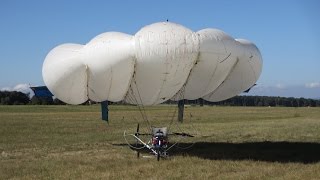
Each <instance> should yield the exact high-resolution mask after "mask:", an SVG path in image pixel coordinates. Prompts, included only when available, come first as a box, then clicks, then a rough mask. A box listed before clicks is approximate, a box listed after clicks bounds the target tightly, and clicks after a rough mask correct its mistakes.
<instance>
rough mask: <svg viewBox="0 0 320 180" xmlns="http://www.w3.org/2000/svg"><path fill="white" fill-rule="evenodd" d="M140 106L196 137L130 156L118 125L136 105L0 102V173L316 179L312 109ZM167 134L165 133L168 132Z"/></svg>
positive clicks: (136, 117)
mask: <svg viewBox="0 0 320 180" xmlns="http://www.w3.org/2000/svg"><path fill="white" fill-rule="evenodd" d="M174 109H175V108H174V106H168V105H160V106H155V107H148V108H146V114H147V115H148V119H149V121H150V123H151V124H152V125H156V126H160V125H163V126H170V129H171V131H180V130H183V131H185V132H188V133H192V134H195V135H196V137H194V138H188V139H177V140H180V141H181V144H180V146H181V147H187V146H190V145H192V144H193V143H195V144H194V145H193V147H192V148H190V149H186V150H180V149H173V150H172V151H171V152H170V154H171V156H170V158H169V159H166V160H162V161H159V162H157V161H156V159H155V158H140V159H137V158H136V154H135V152H134V151H132V150H131V149H130V148H129V147H128V146H127V145H126V143H125V141H124V138H123V132H124V131H125V130H126V131H131V132H133V131H134V129H135V128H136V125H137V123H138V122H139V123H140V124H141V130H142V131H148V125H147V122H146V121H144V120H142V116H141V114H140V113H139V111H138V108H137V107H134V106H110V112H109V115H110V122H109V124H107V123H106V122H104V121H101V120H100V106H98V105H93V106H0V179H141V178H143V179H319V178H320V171H319V170H320V109H319V108H308V107H305V108H285V107H271V108H268V107H214V106H213V107H210V106H204V107H192V106H186V108H185V122H184V123H183V124H179V123H177V122H176V121H175V120H174V121H171V116H173V115H174V114H176V113H175V110H174ZM171 139H173V140H175V139H174V138H173V137H172V138H171Z"/></svg>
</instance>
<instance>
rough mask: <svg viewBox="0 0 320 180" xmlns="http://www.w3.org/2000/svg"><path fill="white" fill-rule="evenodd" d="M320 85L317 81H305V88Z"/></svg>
mask: <svg viewBox="0 0 320 180" xmlns="http://www.w3.org/2000/svg"><path fill="white" fill-rule="evenodd" d="M318 87H320V83H319V82H312V83H307V84H306V88H318Z"/></svg>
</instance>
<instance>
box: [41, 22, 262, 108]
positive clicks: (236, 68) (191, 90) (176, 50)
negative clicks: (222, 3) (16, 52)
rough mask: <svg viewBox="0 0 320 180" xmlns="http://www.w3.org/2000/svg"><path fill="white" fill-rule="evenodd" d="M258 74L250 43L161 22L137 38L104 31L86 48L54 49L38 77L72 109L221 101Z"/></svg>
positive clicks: (258, 56) (250, 83)
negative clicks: (93, 105) (89, 105)
mask: <svg viewBox="0 0 320 180" xmlns="http://www.w3.org/2000/svg"><path fill="white" fill-rule="evenodd" d="M261 70H262V57H261V54H260V52H259V49H258V48H257V47H256V46H255V45H254V44H253V43H252V42H250V41H248V40H244V39H234V38H232V37H231V36H229V35H228V34H226V33H225V32H223V31H221V30H218V29H212V28H208V29H203V30H200V31H198V32H193V31H191V30H190V29H188V28H186V27H184V26H182V25H179V24H175V23H171V22H159V23H154V24H151V25H148V26H145V27H143V28H142V29H141V30H140V31H138V32H137V33H136V34H135V35H134V36H132V35H128V34H124V33H120V32H106V33H103V34H100V35H98V36H96V37H95V38H93V39H92V40H91V41H90V42H89V43H87V44H86V45H80V44H63V45H60V46H57V47H56V48H54V49H53V50H51V51H50V52H49V54H48V55H47V57H46V58H45V61H44V64H43V68H42V74H43V79H44V82H45V84H46V86H47V87H48V89H49V90H50V91H51V92H52V93H53V94H54V95H55V96H56V97H57V98H59V99H60V100H62V101H64V102H66V103H69V104H81V103H83V102H86V101H87V100H89V99H90V100H93V101H96V102H102V101H106V100H108V101H112V102H118V101H125V102H127V103H130V104H138V105H156V104H160V103H162V102H164V101H167V100H169V99H172V100H181V99H190V100H194V99H198V98H203V99H205V100H208V101H221V100H225V99H228V98H231V97H233V96H235V95H237V94H239V93H241V92H243V91H245V90H247V89H248V88H250V87H252V86H253V85H254V84H255V82H256V81H257V80H258V78H259V76H260V74H261Z"/></svg>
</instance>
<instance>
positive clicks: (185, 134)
mask: <svg viewBox="0 0 320 180" xmlns="http://www.w3.org/2000/svg"><path fill="white" fill-rule="evenodd" d="M173 134H174V135H178V136H187V137H194V136H193V135H191V134H187V133H173Z"/></svg>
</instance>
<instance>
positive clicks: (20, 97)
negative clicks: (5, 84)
mask: <svg viewBox="0 0 320 180" xmlns="http://www.w3.org/2000/svg"><path fill="white" fill-rule="evenodd" d="M184 102H185V104H191V105H200V106H201V105H218V106H284V107H308V106H310V107H320V99H307V98H293V97H274V96H235V97H233V98H230V99H227V100H224V101H220V102H209V101H205V100H203V99H197V100H185V101H184ZM91 103H93V102H86V103H84V104H91ZM165 103H167V104H175V103H176V102H173V101H167V102H165ZM64 104H65V103H64V102H62V101H60V100H59V99H57V98H55V99H53V98H52V97H36V96H33V97H31V98H29V94H24V93H22V92H17V91H0V105H64ZM112 104H124V103H123V102H120V103H112Z"/></svg>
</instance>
